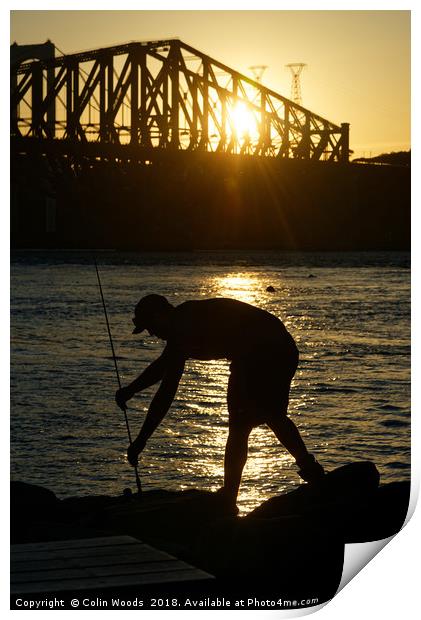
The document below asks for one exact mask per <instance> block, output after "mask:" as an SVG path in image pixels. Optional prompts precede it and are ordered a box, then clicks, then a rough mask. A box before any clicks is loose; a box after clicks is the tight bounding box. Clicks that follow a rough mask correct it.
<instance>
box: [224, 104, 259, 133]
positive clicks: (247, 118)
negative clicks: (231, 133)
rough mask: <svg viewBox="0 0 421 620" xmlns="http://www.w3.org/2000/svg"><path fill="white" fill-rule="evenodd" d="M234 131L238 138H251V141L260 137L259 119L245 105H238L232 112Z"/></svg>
mask: <svg viewBox="0 0 421 620" xmlns="http://www.w3.org/2000/svg"><path fill="white" fill-rule="evenodd" d="M231 118H232V124H233V129H234V130H235V132H236V134H237V136H238V138H250V139H251V140H253V139H255V138H256V137H258V134H259V128H258V124H257V119H256V117H255V115H254V114H253V112H252V110H251V109H250V108H248V107H247V106H246V104H245V103H243V102H241V101H240V102H239V103H237V104H236V105H235V106H234V108H233V110H232V112H231Z"/></svg>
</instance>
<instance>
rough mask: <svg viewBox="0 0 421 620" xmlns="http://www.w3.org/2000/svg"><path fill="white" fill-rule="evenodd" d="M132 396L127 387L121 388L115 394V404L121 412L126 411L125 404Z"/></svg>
mask: <svg viewBox="0 0 421 620" xmlns="http://www.w3.org/2000/svg"><path fill="white" fill-rule="evenodd" d="M132 396H133V392H132V391H131V390H130V389H129V388H128V387H125V388H124V387H123V388H120V389H119V390H117V392H116V393H115V402H116V403H117V405H118V406H119V407H120V409H122V410H123V411H124V410H125V409H126V402H127V401H128V400H130V399H131V398H132Z"/></svg>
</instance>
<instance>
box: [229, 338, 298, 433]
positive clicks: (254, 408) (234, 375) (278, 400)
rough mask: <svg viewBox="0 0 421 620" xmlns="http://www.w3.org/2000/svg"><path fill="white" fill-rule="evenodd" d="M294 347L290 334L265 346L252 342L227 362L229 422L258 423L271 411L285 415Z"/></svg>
mask: <svg viewBox="0 0 421 620" xmlns="http://www.w3.org/2000/svg"><path fill="white" fill-rule="evenodd" d="M297 365H298V349H297V347H296V345H295V342H294V340H293V338H292V337H291V336H289V334H288V338H286V337H283V338H282V339H280V341H278V342H276V343H273V342H271V343H270V344H269V345H267V346H255V347H253V348H251V349H250V350H249V351H248V352H247V355H243V356H242V357H239V358H236V359H234V360H233V361H232V362H231V365H230V370H231V374H230V378H229V382H228V411H229V421H230V424H236V423H239V424H247V425H250V426H253V427H254V426H259V425H260V424H264V423H266V421H267V420H268V419H269V418H270V417H272V416H273V415H285V414H286V412H287V408H288V400H289V390H290V386H291V381H292V378H293V376H294V374H295V371H296V370H297Z"/></svg>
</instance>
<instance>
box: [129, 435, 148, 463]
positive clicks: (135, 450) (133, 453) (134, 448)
mask: <svg viewBox="0 0 421 620" xmlns="http://www.w3.org/2000/svg"><path fill="white" fill-rule="evenodd" d="M145 446H146V442H144V441H139V439H135V440H134V442H133V443H131V444H130V446H129V447H128V449H127V460H128V461H129V463H130V465H132V466H133V467H135V466H136V465H137V461H138V458H139V454H140V453H141V452H142V450H143V449H144V447H145Z"/></svg>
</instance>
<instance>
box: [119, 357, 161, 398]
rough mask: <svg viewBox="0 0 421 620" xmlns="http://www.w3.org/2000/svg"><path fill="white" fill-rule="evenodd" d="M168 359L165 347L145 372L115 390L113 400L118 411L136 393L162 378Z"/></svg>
mask: <svg viewBox="0 0 421 620" xmlns="http://www.w3.org/2000/svg"><path fill="white" fill-rule="evenodd" d="M168 357H169V353H168V348H167V347H165V349H164V351H163V352H162V354H161V355H160V356H159V357H158V359H156V360H155V361H154V362H152V364H150V365H149V366H148V367H147V368H145V370H144V371H143V372H142V373H141V374H140V375H139V376H138V377H137V378H136V379H135V380H134V381H132V382H131V383H129V385H127V386H126V387H123V388H121V389H120V390H117V392H116V395H115V399H116V402H117V405H118V406H119V407H120V409H124V408H125V406H126V402H127V401H128V400H130V399H131V398H133V396H134V395H135V394H137V393H138V392H142V390H146V388H148V387H150V386H151V385H155V383H158V381H161V379H162V378H163V376H164V373H165V368H166V364H167V360H168Z"/></svg>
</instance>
